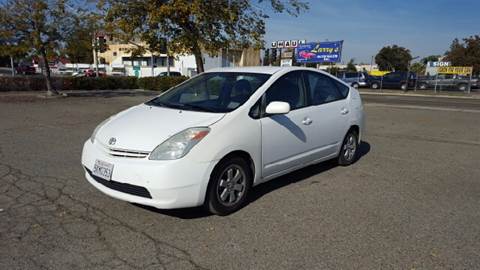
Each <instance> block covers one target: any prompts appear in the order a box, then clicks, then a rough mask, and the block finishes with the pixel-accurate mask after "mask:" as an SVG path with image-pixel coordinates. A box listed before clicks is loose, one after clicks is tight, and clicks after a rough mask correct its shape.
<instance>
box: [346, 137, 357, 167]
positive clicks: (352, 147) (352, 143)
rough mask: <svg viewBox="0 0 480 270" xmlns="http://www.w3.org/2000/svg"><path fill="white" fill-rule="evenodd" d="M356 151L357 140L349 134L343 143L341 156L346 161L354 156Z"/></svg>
mask: <svg viewBox="0 0 480 270" xmlns="http://www.w3.org/2000/svg"><path fill="white" fill-rule="evenodd" d="M356 151H357V140H356V139H355V136H353V135H352V134H349V135H348V137H347V140H346V142H345V144H344V145H343V157H344V158H345V160H347V161H351V160H352V159H353V158H354V157H355V152H356Z"/></svg>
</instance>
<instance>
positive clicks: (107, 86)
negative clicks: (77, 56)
mask: <svg viewBox="0 0 480 270" xmlns="http://www.w3.org/2000/svg"><path fill="white" fill-rule="evenodd" d="M186 79H187V77H146V78H136V77H120V76H118V77H114V76H112V77H99V78H88V77H52V84H53V86H54V87H55V88H56V89H57V90H60V91H62V90H115V89H138V88H142V89H146V90H155V91H161V92H163V91H165V90H168V89H169V88H171V87H173V86H175V85H177V84H179V83H181V82H183V81H185V80H186ZM6 91H46V86H45V79H44V78H43V77H42V76H15V77H10V76H0V92H6Z"/></svg>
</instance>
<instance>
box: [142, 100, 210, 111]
mask: <svg viewBox="0 0 480 270" xmlns="http://www.w3.org/2000/svg"><path fill="white" fill-rule="evenodd" d="M145 104H147V105H149V106H159V107H167V108H173V109H182V110H198V111H203V112H217V111H216V110H214V109H211V108H206V107H203V106H199V105H195V104H190V103H171V102H163V101H159V100H151V101H149V102H146V103H145Z"/></svg>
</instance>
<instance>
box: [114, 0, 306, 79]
mask: <svg viewBox="0 0 480 270" xmlns="http://www.w3.org/2000/svg"><path fill="white" fill-rule="evenodd" d="M259 5H264V7H265V8H267V7H268V8H270V9H271V10H272V11H273V12H276V13H282V12H287V13H288V14H291V15H294V16H296V15H298V14H299V13H300V12H302V11H304V10H306V9H308V5H307V4H306V3H304V2H303V1H301V0H285V1H284V0H268V1H265V0H256V1H254V0H230V1H226V0H170V1H167V0H137V1H130V0H118V1H113V0H112V1H109V3H108V5H107V6H108V12H107V17H106V19H107V23H108V26H109V27H108V29H109V30H110V31H112V32H113V33H114V34H115V36H116V37H118V38H119V39H121V40H123V41H126V42H130V43H137V42H135V41H137V40H138V39H139V40H141V41H143V42H145V43H146V44H147V45H146V46H138V48H139V50H142V49H149V50H151V51H158V50H159V47H160V46H161V41H162V40H166V41H168V42H167V46H166V47H167V51H168V52H169V53H178V54H182V53H187V54H193V55H194V56H195V62H196V64H197V71H198V72H199V73H201V72H203V71H204V63H203V57H202V52H207V53H208V54H209V55H211V56H216V55H217V54H218V52H219V50H220V49H223V48H246V47H249V46H253V47H256V48H262V47H263V43H264V41H263V35H264V34H265V19H266V18H268V14H267V13H266V12H265V11H264V10H265V8H264V9H261V8H258V6H259ZM137 44H138V43H137ZM159 45H160V46H159ZM145 47H146V48H145Z"/></svg>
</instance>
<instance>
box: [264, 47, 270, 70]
mask: <svg viewBox="0 0 480 270" xmlns="http://www.w3.org/2000/svg"><path fill="white" fill-rule="evenodd" d="M263 65H264V66H268V65H270V49H265V52H264V55H263Z"/></svg>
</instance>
